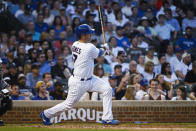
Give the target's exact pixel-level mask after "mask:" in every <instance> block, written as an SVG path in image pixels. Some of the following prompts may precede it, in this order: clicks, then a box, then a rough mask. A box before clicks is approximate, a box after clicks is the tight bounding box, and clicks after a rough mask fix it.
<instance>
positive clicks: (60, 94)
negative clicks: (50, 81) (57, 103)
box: [50, 81, 67, 100]
mask: <svg viewBox="0 0 196 131" xmlns="http://www.w3.org/2000/svg"><path fill="white" fill-rule="evenodd" d="M50 95H51V96H52V97H53V99H54V100H65V99H66V97H67V94H66V93H65V91H64V89H63V85H62V83H61V82H58V81H57V82H55V83H54V90H53V91H52V92H50Z"/></svg>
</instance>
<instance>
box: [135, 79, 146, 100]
mask: <svg viewBox="0 0 196 131" xmlns="http://www.w3.org/2000/svg"><path fill="white" fill-rule="evenodd" d="M147 89H148V80H147V79H144V78H143V79H142V80H141V81H140V90H138V91H137V92H136V95H135V99H136V100H143V98H144V96H145V95H147V94H148V93H147Z"/></svg>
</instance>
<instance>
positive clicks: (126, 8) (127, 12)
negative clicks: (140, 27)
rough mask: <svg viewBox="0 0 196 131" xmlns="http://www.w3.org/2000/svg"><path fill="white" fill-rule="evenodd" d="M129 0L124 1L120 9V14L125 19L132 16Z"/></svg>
mask: <svg viewBox="0 0 196 131" xmlns="http://www.w3.org/2000/svg"><path fill="white" fill-rule="evenodd" d="M131 2H132V1H131V0H125V4H126V5H125V6H124V7H123V8H122V13H123V14H124V15H125V16H126V17H130V16H131V15H132V4H131Z"/></svg>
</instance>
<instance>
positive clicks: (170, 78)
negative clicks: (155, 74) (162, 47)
mask: <svg viewBox="0 0 196 131" xmlns="http://www.w3.org/2000/svg"><path fill="white" fill-rule="evenodd" d="M161 74H162V75H163V77H164V80H165V81H167V82H169V83H170V84H172V85H177V84H179V80H178V78H177V76H176V74H175V73H174V72H173V73H172V72H171V66H170V64H169V63H168V62H166V63H164V64H162V67H161Z"/></svg>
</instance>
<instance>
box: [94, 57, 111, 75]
mask: <svg viewBox="0 0 196 131" xmlns="http://www.w3.org/2000/svg"><path fill="white" fill-rule="evenodd" d="M96 61H97V64H95V67H96V66H98V67H99V66H101V67H102V68H103V69H104V74H103V75H107V76H108V75H111V73H112V70H111V67H110V65H109V64H107V63H106V62H105V60H104V57H103V56H99V57H97V59H96Z"/></svg>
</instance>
